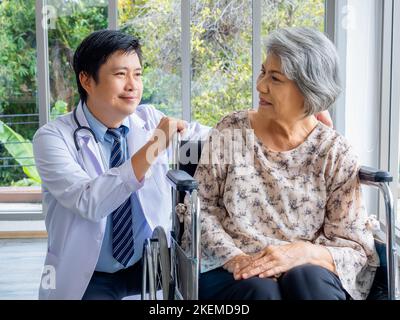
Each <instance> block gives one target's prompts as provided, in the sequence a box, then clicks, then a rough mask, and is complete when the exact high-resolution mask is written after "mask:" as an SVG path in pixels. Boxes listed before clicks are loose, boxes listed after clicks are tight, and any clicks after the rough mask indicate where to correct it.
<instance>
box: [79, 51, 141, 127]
mask: <svg viewBox="0 0 400 320" xmlns="http://www.w3.org/2000/svg"><path fill="white" fill-rule="evenodd" d="M81 82H82V81H81ZM84 87H85V89H86V91H87V93H88V98H87V105H88V106H89V108H90V110H91V111H92V112H93V113H94V114H95V115H96V114H97V115H99V116H100V118H102V116H103V117H104V116H106V117H107V118H108V119H109V120H110V121H113V122H114V121H117V122H118V121H121V120H123V119H124V118H125V117H127V116H129V115H130V114H132V113H133V112H134V111H135V109H136V107H137V106H138V105H139V103H140V100H141V99H142V93H143V83H142V66H141V65H140V61H139V58H138V56H137V54H136V53H135V52H131V53H124V52H122V51H117V52H115V53H113V54H112V55H111V56H110V57H109V58H108V60H107V62H106V63H104V64H103V65H101V66H100V68H99V72H98V79H97V82H96V81H94V79H93V78H92V77H90V78H88V79H86V86H84Z"/></svg>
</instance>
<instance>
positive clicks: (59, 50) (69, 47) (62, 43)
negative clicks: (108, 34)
mask: <svg viewBox="0 0 400 320" xmlns="http://www.w3.org/2000/svg"><path fill="white" fill-rule="evenodd" d="M107 6H108V1H107V0H97V1H93V0H79V1H64V0H48V1H47V5H46V9H47V16H48V19H49V21H48V24H47V30H48V56H49V79H50V119H51V120H52V119H54V118H56V117H57V116H58V115H60V114H64V113H66V112H69V111H71V109H72V108H74V107H75V105H76V104H77V103H78V102H79V94H78V90H77V86H76V80H75V73H74V70H73V68H72V57H73V54H74V51H75V49H76V48H77V46H78V45H79V43H80V42H81V41H82V40H83V39H84V38H85V37H86V36H88V35H89V34H90V33H92V32H93V31H95V30H100V29H106V28H107Z"/></svg>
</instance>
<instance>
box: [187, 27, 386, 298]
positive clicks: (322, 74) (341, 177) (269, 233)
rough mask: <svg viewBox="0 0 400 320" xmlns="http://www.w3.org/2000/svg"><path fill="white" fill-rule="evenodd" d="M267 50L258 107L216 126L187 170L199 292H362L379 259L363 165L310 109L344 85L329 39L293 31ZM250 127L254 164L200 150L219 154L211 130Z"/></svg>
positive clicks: (280, 34)
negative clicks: (198, 249)
mask: <svg viewBox="0 0 400 320" xmlns="http://www.w3.org/2000/svg"><path fill="white" fill-rule="evenodd" d="M266 49H267V59H266V61H265V62H264V64H263V65H262V67H261V73H260V75H259V78H258V82H257V90H258V92H259V95H260V100H259V108H258V109H257V110H246V111H238V112H234V113H233V114H231V115H228V116H227V117H225V118H224V119H223V120H222V121H220V122H219V123H218V124H217V126H216V131H214V133H213V134H211V135H210V139H209V141H208V142H207V143H206V145H205V149H204V151H203V153H202V157H201V160H200V163H199V165H198V168H197V171H196V173H195V178H196V179H197V180H198V181H199V185H200V186H199V197H200V201H201V230H202V232H201V246H202V260H201V272H202V273H201V275H200V289H199V296H200V299H324V300H325V299H326V300H328V299H337V300H341V299H348V298H353V299H365V298H366V296H367V295H368V292H369V290H370V287H371V285H372V281H373V277H374V272H375V270H376V267H377V266H378V263H379V262H378V261H379V260H378V257H377V254H376V252H375V247H374V240H373V236H372V234H371V232H370V231H369V229H368V228H367V218H368V217H367V213H366V211H365V208H364V205H363V202H362V197H361V187H360V182H359V180H358V175H357V173H358V170H359V163H358V162H357V158H356V156H355V155H354V153H353V151H352V149H351V147H350V145H349V143H348V142H347V141H346V140H345V139H344V138H343V137H342V136H341V135H339V134H338V133H337V132H336V131H334V130H333V129H331V128H329V127H328V126H326V125H324V124H323V123H321V122H318V121H317V119H316V117H314V115H315V114H317V113H319V112H321V111H323V110H327V109H328V108H329V107H330V106H331V105H332V103H333V102H334V101H335V99H336V98H337V96H338V95H339V93H340V86H339V80H338V58H337V53H336V50H335V47H334V45H333V44H332V43H331V42H330V41H329V40H328V38H326V37H325V35H324V34H322V33H320V32H318V31H314V30H312V29H308V28H289V29H281V30H277V31H275V32H273V33H272V34H270V36H269V37H268V39H267V42H266ZM238 130H239V131H238ZM249 130H250V132H251V133H253V134H254V139H253V142H254V143H253V144H252V146H251V147H250V148H246V149H245V152H247V153H248V155H247V156H248V157H247V159H251V161H246V162H243V161H242V162H241V163H235V161H233V162H232V163H227V162H228V161H227V162H224V161H214V162H211V163H210V161H209V154H208V152H207V150H210V151H211V153H212V157H211V158H213V159H217V160H221V159H223V158H224V157H226V150H225V149H226V148H224V146H223V144H224V143H226V139H223V142H220V144H219V148H216V147H215V145H214V146H213V145H212V142H213V141H215V140H220V137H219V134H221V133H222V132H225V134H224V136H226V132H227V131H236V132H242V133H243V136H244V135H245V134H248V132H249ZM245 132H247V133H245ZM232 136H235V135H232ZM236 137H237V135H236ZM246 139H247V138H246ZM224 141H225V142H224ZM246 141H247V140H246ZM188 237H189V235H188V233H187V232H186V231H185V234H184V243H185V242H187V241H189V240H190V239H188Z"/></svg>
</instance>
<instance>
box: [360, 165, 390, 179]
mask: <svg viewBox="0 0 400 320" xmlns="http://www.w3.org/2000/svg"><path fill="white" fill-rule="evenodd" d="M358 176H359V178H360V180H361V182H383V183H385V182H392V181H393V176H392V175H391V174H390V172H387V171H380V170H377V169H374V168H371V167H367V166H362V167H361V168H360V171H359V172H358Z"/></svg>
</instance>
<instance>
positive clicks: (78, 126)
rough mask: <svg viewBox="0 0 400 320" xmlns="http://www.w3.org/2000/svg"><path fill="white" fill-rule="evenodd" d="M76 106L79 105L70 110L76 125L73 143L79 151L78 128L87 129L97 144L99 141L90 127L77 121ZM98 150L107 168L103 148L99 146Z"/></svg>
mask: <svg viewBox="0 0 400 320" xmlns="http://www.w3.org/2000/svg"><path fill="white" fill-rule="evenodd" d="M78 107H79V105H78V106H77V107H76V108H75V109H74V111H72V114H73V117H74V121H75V123H76V126H77V128H76V129H75V131H74V144H75V148H76V150H77V151H78V152H79V150H80V149H81V147H80V146H79V143H78V133H79V131H80V130H86V131H89V133H90V134H91V135H92V137H93V138H94V141H95V142H96V144H97V145H98V144H99V141H98V140H97V138H96V135H95V133H94V131H93V130H92V129H90V128H89V127H86V126H82V125H81V124H80V123H79V121H78V117H77V116H76V109H78ZM99 151H100V156H101V161H102V162H103V165H104V167H105V168H108V164H107V162H106V161H105V158H104V154H103V150H102V149H101V148H99Z"/></svg>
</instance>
